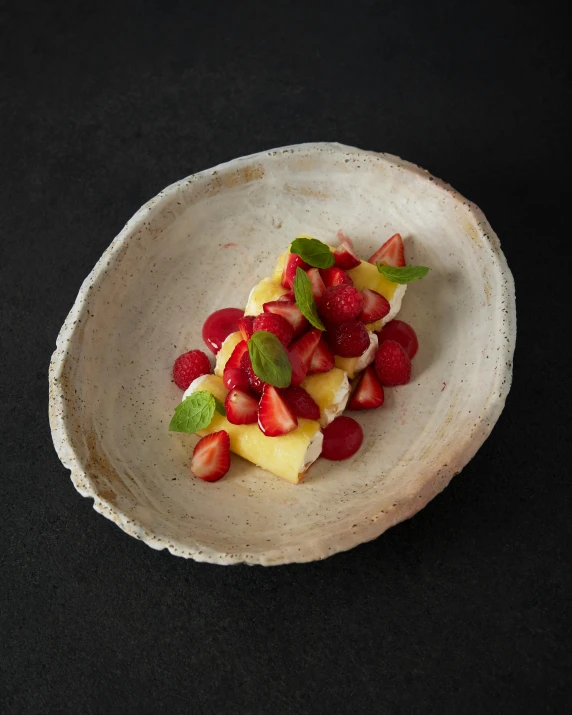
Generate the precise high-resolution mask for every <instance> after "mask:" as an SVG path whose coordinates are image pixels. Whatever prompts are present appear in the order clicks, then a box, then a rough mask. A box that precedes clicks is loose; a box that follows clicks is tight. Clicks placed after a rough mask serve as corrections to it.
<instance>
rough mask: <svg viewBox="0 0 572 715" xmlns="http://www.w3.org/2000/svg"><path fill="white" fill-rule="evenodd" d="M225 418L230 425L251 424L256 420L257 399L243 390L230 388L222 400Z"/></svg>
mask: <svg viewBox="0 0 572 715" xmlns="http://www.w3.org/2000/svg"><path fill="white" fill-rule="evenodd" d="M224 409H225V410H226V419H227V420H228V421H229V422H230V423H231V424H232V425H251V424H254V422H257V421H258V400H257V399H256V398H255V397H253V396H252V395H250V394H249V393H248V392H244V390H238V389H236V388H235V389H234V390H231V391H230V392H229V393H228V395H227V396H226V400H225V401H224Z"/></svg>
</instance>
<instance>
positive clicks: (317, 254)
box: [290, 238, 334, 268]
mask: <svg viewBox="0 0 572 715" xmlns="http://www.w3.org/2000/svg"><path fill="white" fill-rule="evenodd" d="M290 253H296V254H297V255H298V256H300V258H301V259H302V260H303V261H306V263H308V264H309V265H311V266H314V268H331V267H332V266H333V265H334V254H333V253H332V252H331V251H330V247H329V246H326V244H325V243H322V242H321V241H318V239H317V238H295V239H294V240H293V241H292V245H291V246H290Z"/></svg>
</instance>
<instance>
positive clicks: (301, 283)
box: [294, 267, 326, 330]
mask: <svg viewBox="0 0 572 715" xmlns="http://www.w3.org/2000/svg"><path fill="white" fill-rule="evenodd" d="M294 297H295V298H296V305H297V306H298V308H299V309H300V312H301V313H302V315H303V316H304V317H305V318H306V319H307V320H309V321H310V323H311V324H312V325H313V326H314V327H315V328H318V330H325V329H326V326H325V325H324V324H323V323H322V321H321V320H320V316H319V315H318V309H317V308H316V301H315V300H314V294H313V293H312V284H311V282H310V279H309V278H308V276H307V275H306V272H305V271H303V270H302V269H301V268H300V267H298V268H296V275H295V276H294Z"/></svg>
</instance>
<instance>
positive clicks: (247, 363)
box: [240, 350, 265, 395]
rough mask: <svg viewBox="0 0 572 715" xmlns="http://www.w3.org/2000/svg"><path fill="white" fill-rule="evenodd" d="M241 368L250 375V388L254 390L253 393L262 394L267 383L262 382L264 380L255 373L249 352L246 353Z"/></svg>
mask: <svg viewBox="0 0 572 715" xmlns="http://www.w3.org/2000/svg"><path fill="white" fill-rule="evenodd" d="M240 367H241V368H242V369H243V370H244V372H245V373H246V374H247V375H248V380H249V381H250V387H251V388H252V390H253V392H256V394H257V395H260V394H262V389H263V387H264V385H265V383H264V382H262V380H261V379H260V378H259V377H258V375H257V374H256V373H255V372H254V369H253V367H252V361H251V360H250V355H249V354H248V350H247V351H246V352H245V353H244V355H243V356H242V358H241V360H240Z"/></svg>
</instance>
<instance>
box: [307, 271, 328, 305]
mask: <svg viewBox="0 0 572 715" xmlns="http://www.w3.org/2000/svg"><path fill="white" fill-rule="evenodd" d="M306 275H307V276H308V278H309V279H310V283H311V284H312V293H313V294H314V299H315V300H318V299H319V298H321V297H322V296H323V295H324V291H325V290H326V286H325V284H324V281H323V280H322V276H321V275H320V271H319V270H318V269H317V268H310V270H309V271H306Z"/></svg>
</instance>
